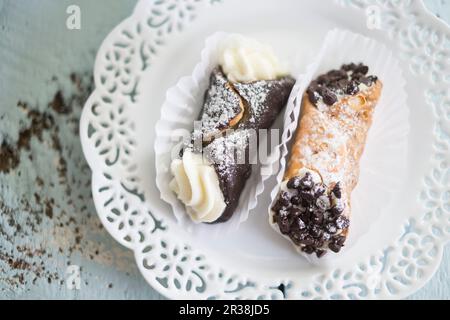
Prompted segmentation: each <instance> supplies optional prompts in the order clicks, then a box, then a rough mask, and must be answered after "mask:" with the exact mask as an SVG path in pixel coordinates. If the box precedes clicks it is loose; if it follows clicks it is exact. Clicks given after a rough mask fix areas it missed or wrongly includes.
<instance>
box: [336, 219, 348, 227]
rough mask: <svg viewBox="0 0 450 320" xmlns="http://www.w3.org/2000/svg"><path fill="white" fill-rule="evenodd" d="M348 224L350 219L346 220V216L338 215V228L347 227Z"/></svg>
mask: <svg viewBox="0 0 450 320" xmlns="http://www.w3.org/2000/svg"><path fill="white" fill-rule="evenodd" d="M349 225H350V221H349V220H348V218H347V217H344V216H339V217H338V218H337V219H336V227H338V228H339V229H345V228H348V226H349Z"/></svg>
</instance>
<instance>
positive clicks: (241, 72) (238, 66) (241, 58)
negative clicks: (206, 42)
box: [219, 35, 287, 82]
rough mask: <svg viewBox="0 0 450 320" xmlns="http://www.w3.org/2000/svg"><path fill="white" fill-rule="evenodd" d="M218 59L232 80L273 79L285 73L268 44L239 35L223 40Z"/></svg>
mask: <svg viewBox="0 0 450 320" xmlns="http://www.w3.org/2000/svg"><path fill="white" fill-rule="evenodd" d="M219 59H220V60H219V63H220V65H221V66H222V70H223V71H224V73H225V74H226V76H227V78H228V79H229V80H230V81H233V82H251V81H258V80H274V79H277V78H279V77H281V76H284V75H286V74H287V71H286V68H285V67H284V66H282V64H281V63H280V61H279V60H278V58H277V57H276V56H275V53H274V52H273V49H272V48H271V47H270V46H268V45H265V44H262V43H260V42H258V41H256V40H254V39H250V38H246V37H243V36H241V35H233V36H230V37H229V38H227V39H226V40H225V41H224V43H223V44H222V48H221V54H220V58H219Z"/></svg>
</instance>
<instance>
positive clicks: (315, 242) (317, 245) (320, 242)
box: [314, 238, 324, 248]
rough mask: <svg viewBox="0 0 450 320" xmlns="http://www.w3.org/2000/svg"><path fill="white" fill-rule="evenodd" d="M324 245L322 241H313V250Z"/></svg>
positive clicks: (317, 239) (318, 239) (319, 239)
mask: <svg viewBox="0 0 450 320" xmlns="http://www.w3.org/2000/svg"><path fill="white" fill-rule="evenodd" d="M323 244H324V241H323V240H322V239H321V238H316V239H314V247H315V248H322V247H323Z"/></svg>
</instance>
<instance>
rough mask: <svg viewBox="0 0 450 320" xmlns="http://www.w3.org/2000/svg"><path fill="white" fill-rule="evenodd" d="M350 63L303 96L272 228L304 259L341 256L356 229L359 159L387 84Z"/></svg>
mask: <svg viewBox="0 0 450 320" xmlns="http://www.w3.org/2000/svg"><path fill="white" fill-rule="evenodd" d="M368 72H369V68H368V67H367V66H365V65H363V64H361V63H360V64H354V63H350V64H347V65H343V66H342V67H341V68H340V69H338V70H332V71H329V72H328V73H326V74H323V75H321V76H319V77H318V78H317V79H316V80H314V81H312V82H311V84H310V86H309V87H308V89H307V91H306V93H305V94H304V96H303V101H302V110H301V114H300V120H299V125H298V128H297V132H296V136H295V140H294V142H293V145H292V149H291V151H290V154H289V162H288V165H287V170H286V172H285V174H284V178H283V182H282V183H281V185H280V190H279V194H278V196H277V198H276V199H275V202H274V203H273V205H272V207H271V208H270V210H269V212H270V221H269V223H270V224H271V225H272V226H273V227H274V229H275V230H276V231H278V232H279V233H281V234H282V235H283V236H284V237H285V238H286V239H288V240H289V241H291V243H292V244H293V245H294V246H295V248H296V249H297V250H298V251H299V252H300V253H304V254H316V255H317V257H319V258H320V257H322V256H323V255H325V254H326V253H327V252H328V251H329V250H331V251H333V252H336V253H337V252H339V251H340V250H341V248H342V247H343V246H344V244H345V241H346V239H347V235H348V229H349V225H350V213H351V208H350V200H351V193H352V190H353V189H354V188H355V186H356V184H357V182H358V175H359V160H360V158H361V155H362V153H363V150H364V146H365V143H366V137H367V133H368V130H369V128H370V126H371V124H372V117H373V113H374V110H375V107H376V104H377V102H378V100H379V98H380V95H381V90H382V83H381V82H380V80H378V79H377V77H376V76H373V75H368Z"/></svg>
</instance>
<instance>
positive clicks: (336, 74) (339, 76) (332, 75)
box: [327, 70, 347, 81]
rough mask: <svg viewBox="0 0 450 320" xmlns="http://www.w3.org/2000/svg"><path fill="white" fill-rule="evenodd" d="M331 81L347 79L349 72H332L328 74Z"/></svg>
mask: <svg viewBox="0 0 450 320" xmlns="http://www.w3.org/2000/svg"><path fill="white" fill-rule="evenodd" d="M327 77H328V79H329V81H338V80H341V79H345V78H347V72H345V71H344V70H331V71H329V72H328V73H327Z"/></svg>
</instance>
